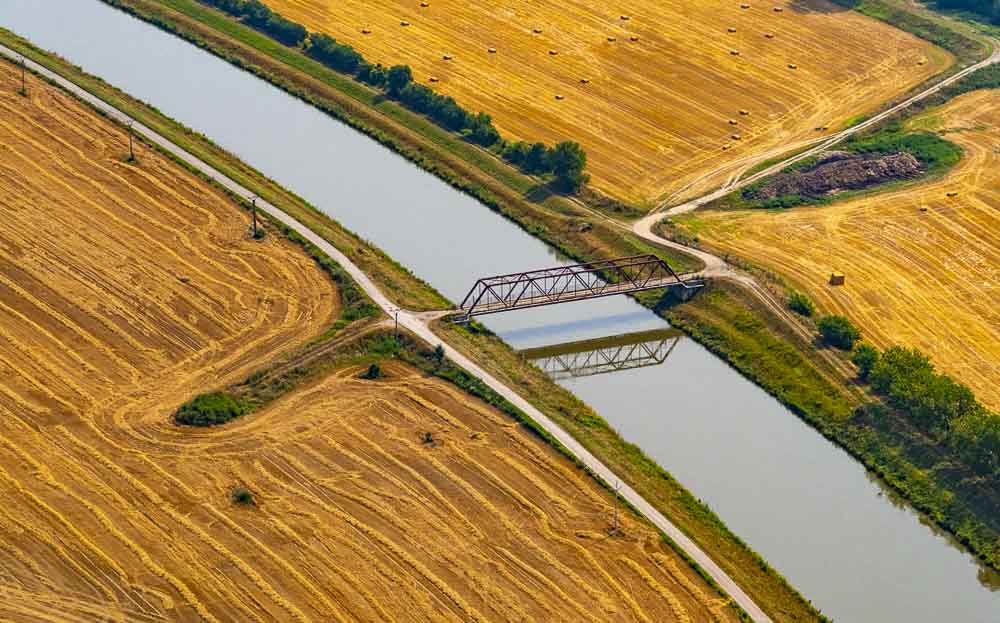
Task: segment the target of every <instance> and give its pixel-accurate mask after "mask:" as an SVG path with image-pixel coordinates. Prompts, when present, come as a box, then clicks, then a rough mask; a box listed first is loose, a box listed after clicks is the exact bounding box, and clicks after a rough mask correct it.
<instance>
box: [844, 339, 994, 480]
mask: <svg viewBox="0 0 1000 623" xmlns="http://www.w3.org/2000/svg"><path fill="white" fill-rule="evenodd" d="M853 361H854V363H855V365H857V366H858V377H859V379H861V380H862V381H863V382H865V383H868V384H869V386H870V387H871V388H872V391H873V392H875V393H876V394H878V395H880V396H882V397H883V398H884V399H885V401H886V403H887V404H888V405H889V406H891V407H893V408H895V409H897V410H898V411H899V412H901V413H904V414H906V415H907V416H908V419H909V421H910V422H911V423H912V424H913V425H914V426H916V427H917V428H918V429H920V430H921V431H923V432H924V433H927V434H928V435H930V436H931V437H932V438H934V439H935V440H937V441H939V442H943V443H947V444H948V445H949V446H951V448H952V450H954V452H955V453H956V454H957V455H958V456H959V458H961V459H962V461H963V462H964V463H965V464H966V465H968V466H969V467H971V468H972V469H973V470H974V471H975V472H976V473H978V474H980V475H981V476H985V477H987V478H993V479H1000V415H997V414H995V413H991V412H990V411H989V410H988V409H987V408H986V407H985V406H983V405H982V404H981V403H980V402H979V401H978V400H976V397H975V395H974V394H973V393H972V390H971V389H969V388H968V387H967V386H965V385H963V384H962V383H959V382H957V381H955V380H954V379H952V378H951V377H950V376H948V375H946V374H939V373H938V372H936V371H935V370H934V364H932V363H931V362H930V360H929V359H928V358H927V356H926V355H924V354H923V353H921V352H919V351H918V350H916V349H913V348H903V347H900V346H893V347H892V348H889V349H887V350H886V351H884V352H881V353H880V352H879V351H878V350H877V349H875V348H874V347H873V346H870V345H867V344H862V345H861V346H859V347H858V348H857V350H856V351H855V353H854V356H853Z"/></svg>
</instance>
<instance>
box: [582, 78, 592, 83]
mask: <svg viewBox="0 0 1000 623" xmlns="http://www.w3.org/2000/svg"><path fill="white" fill-rule="evenodd" d="M580 84H590V78H580Z"/></svg>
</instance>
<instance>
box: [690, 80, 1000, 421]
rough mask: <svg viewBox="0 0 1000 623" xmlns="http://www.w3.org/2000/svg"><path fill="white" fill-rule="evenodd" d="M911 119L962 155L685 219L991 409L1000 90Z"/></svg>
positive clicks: (997, 347) (999, 234) (998, 326)
mask: <svg viewBox="0 0 1000 623" xmlns="http://www.w3.org/2000/svg"><path fill="white" fill-rule="evenodd" d="M914 124H915V125H918V126H919V127H923V128H930V129H936V130H938V131H942V132H944V133H945V134H944V136H945V138H947V139H948V140H951V141H954V142H955V143H957V144H959V145H961V147H962V149H963V150H964V151H965V155H964V157H963V159H962V161H961V162H960V163H959V164H958V165H957V166H956V167H955V168H954V169H953V170H952V171H950V172H949V173H948V174H947V175H946V176H944V177H943V178H941V179H938V180H935V181H932V182H929V183H923V184H917V185H914V186H910V187H908V188H904V189H901V190H898V191H893V192H888V193H884V194H878V195H875V196H872V197H868V198H864V199H858V200H853V201H848V202H844V203H839V204H834V205H830V206H822V207H804V208H794V209H792V210H788V211H784V212H780V211H779V212H765V211H756V212H747V211H743V212H699V213H697V214H696V215H695V216H694V217H693V220H691V221H690V222H689V225H694V227H695V230H696V231H697V234H698V236H699V237H700V238H701V239H702V240H703V241H705V242H707V243H708V244H710V245H711V246H713V247H715V248H719V249H722V250H725V251H729V252H732V253H734V254H736V255H739V256H742V257H745V258H747V259H749V260H751V261H753V262H754V263H757V264H760V265H764V266H768V267H770V268H773V269H775V270H777V271H778V272H779V273H781V274H782V275H785V276H787V277H788V278H790V279H791V280H792V281H793V282H794V283H796V284H798V285H799V286H801V287H802V288H803V289H804V290H805V291H806V292H808V293H809V295H810V296H812V297H814V299H815V300H816V301H817V302H819V304H820V305H821V306H822V308H823V309H825V310H829V311H831V312H836V313H842V314H845V315H847V316H848V317H850V318H851V319H852V320H854V321H855V322H856V323H857V324H858V325H859V326H860V327H861V329H862V333H863V334H864V336H865V338H866V339H868V340H870V341H872V342H874V343H875V344H877V345H878V346H881V347H885V346H890V345H893V344H902V345H906V346H913V347H917V348H919V349H920V350H922V351H924V352H925V353H927V354H928V355H929V356H930V357H931V359H932V360H933V361H934V363H935V364H936V365H937V366H938V367H939V368H940V369H941V370H943V371H945V372H947V373H949V374H951V375H953V376H954V377H955V378H957V379H958V380H960V381H962V382H964V383H967V384H968V385H970V386H971V387H972V388H973V390H974V391H975V392H976V395H977V396H978V397H979V398H980V399H981V400H982V401H983V402H984V403H986V404H987V405H988V406H990V407H991V408H992V409H994V410H997V409H1000V91H977V92H974V93H969V94H966V95H963V96H961V97H958V98H956V99H955V100H953V101H952V102H949V103H948V104H947V105H946V106H944V107H943V108H941V109H939V110H936V111H932V112H931V113H929V114H927V115H924V116H922V117H921V118H920V119H917V120H915V121H914ZM949 195H953V196H949ZM924 209H926V211H923V210H924ZM831 271H840V272H843V273H845V274H846V276H847V283H846V285H845V286H844V287H832V286H829V285H827V279H828V278H829V275H830V272H831Z"/></svg>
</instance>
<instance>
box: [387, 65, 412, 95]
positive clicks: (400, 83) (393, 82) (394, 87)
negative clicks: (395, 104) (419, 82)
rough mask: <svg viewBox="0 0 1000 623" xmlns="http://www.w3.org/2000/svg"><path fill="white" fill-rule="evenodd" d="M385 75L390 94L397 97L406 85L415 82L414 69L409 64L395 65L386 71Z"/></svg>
mask: <svg viewBox="0 0 1000 623" xmlns="http://www.w3.org/2000/svg"><path fill="white" fill-rule="evenodd" d="M385 77H386V87H387V88H388V91H389V95H392V96H393V97H395V96H396V95H398V94H399V92H400V91H402V90H403V89H404V88H406V85H408V84H410V83H411V82H413V71H412V70H411V69H410V66H409V65H393V66H392V67H390V68H389V71H388V72H386V76H385Z"/></svg>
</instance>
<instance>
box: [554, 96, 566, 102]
mask: <svg viewBox="0 0 1000 623" xmlns="http://www.w3.org/2000/svg"><path fill="white" fill-rule="evenodd" d="M556 99H557V100H559V101H562V100H564V99H566V98H565V97H563V96H562V95H556Z"/></svg>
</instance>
